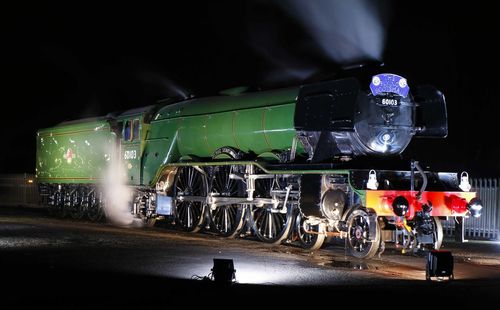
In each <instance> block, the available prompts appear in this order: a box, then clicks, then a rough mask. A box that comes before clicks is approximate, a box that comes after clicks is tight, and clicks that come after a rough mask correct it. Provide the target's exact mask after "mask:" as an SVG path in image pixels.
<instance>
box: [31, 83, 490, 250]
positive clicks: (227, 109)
mask: <svg viewBox="0 0 500 310" xmlns="http://www.w3.org/2000/svg"><path fill="white" fill-rule="evenodd" d="M447 132H448V127H447V115H446V105H445V100H444V96H443V94H442V93H441V92H440V91H438V90H437V89H435V88H434V87H432V86H421V87H415V88H414V89H413V88H412V90H411V91H410V86H409V84H408V81H407V80H406V79H405V78H403V77H401V76H399V75H396V74H390V73H381V74H376V75H374V76H371V77H370V79H369V80H367V81H366V80H363V79H362V78H354V77H347V78H339V79H336V80H331V81H324V82H319V83H313V84H305V85H302V86H301V87H296V88H287V89H279V90H271V91H261V92H255V93H234V92H233V93H232V94H231V95H221V96H215V97H206V98H190V99H182V100H179V99H167V100H164V101H160V102H158V103H157V104H155V105H151V106H148V107H143V108H138V109H134V110H130V111H126V112H123V113H114V114H109V115H107V116H105V117H100V118H94V119H86V120H77V121H72V122H64V123H61V124H59V125H57V126H55V127H53V128H47V129H41V130H39V131H38V133H37V167H36V173H37V178H38V183H39V184H40V186H41V190H42V192H43V193H44V195H45V197H46V201H47V204H48V205H49V208H51V209H52V210H54V211H55V212H57V213H60V214H68V215H71V216H73V217H75V218H81V217H82V216H84V215H87V216H88V217H89V218H91V219H93V220H98V219H99V218H100V217H101V216H102V215H103V213H105V212H103V209H104V210H105V208H103V206H104V205H105V203H106V202H105V201H104V199H103V196H102V191H101V190H100V187H99V184H100V183H102V181H103V176H102V171H104V169H105V168H106V166H107V165H109V162H110V161H117V160H120V161H121V162H122V165H123V167H124V169H125V170H126V177H127V184H128V186H130V187H131V188H133V190H134V198H133V200H132V201H131V202H130V211H131V213H133V214H134V215H135V216H136V217H137V218H140V219H141V220H142V221H144V222H146V223H152V222H154V221H155V220H157V219H166V220H170V221H174V222H175V224H176V225H177V226H178V227H180V228H182V229H184V230H187V231H192V232H196V231H200V230H209V231H211V232H213V233H216V234H219V235H221V236H227V237H234V236H247V235H252V236H255V237H256V238H258V239H260V240H261V241H264V242H268V243H275V244H279V243H282V242H284V241H287V242H291V243H298V244H300V245H301V246H302V247H304V248H307V249H318V248H319V247H320V246H321V245H322V244H323V243H324V240H325V238H326V237H327V236H335V237H339V238H346V241H347V242H346V244H347V245H348V247H349V250H350V253H351V254H352V255H353V256H356V257H360V258H368V257H371V256H373V255H375V254H376V253H377V251H383V248H384V243H385V242H395V243H397V244H398V245H400V246H401V247H403V248H405V249H420V248H432V249H439V247H440V246H441V242H442V239H443V231H442V227H441V223H440V218H443V217H448V216H452V217H464V216H469V215H472V216H479V215H480V213H481V208H482V206H481V202H480V200H479V199H478V198H477V197H476V193H474V192H470V191H469V190H470V187H469V186H467V185H468V178H467V175H466V173H463V175H460V176H459V175H457V173H444V172H430V171H424V170H423V169H422V168H421V167H420V165H419V163H418V162H417V161H409V162H408V163H407V165H406V168H405V169H392V168H390V167H389V166H386V165H385V162H384V160H383V159H384V158H386V157H388V158H391V156H393V155H398V154H401V153H402V152H403V151H404V150H405V149H406V147H407V146H408V144H409V143H410V141H411V140H412V139H413V138H415V137H416V138H418V137H422V138H425V137H435V138H436V137H437V138H444V137H446V135H447ZM109 145H116V146H118V147H119V150H120V152H119V155H120V156H119V157H120V158H117V157H116V156H113V154H112V153H111V152H110V151H109V148H108V146H109Z"/></svg>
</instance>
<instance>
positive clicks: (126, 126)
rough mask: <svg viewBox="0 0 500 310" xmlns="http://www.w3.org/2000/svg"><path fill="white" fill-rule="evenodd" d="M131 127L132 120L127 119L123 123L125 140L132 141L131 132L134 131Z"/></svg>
mask: <svg viewBox="0 0 500 310" xmlns="http://www.w3.org/2000/svg"><path fill="white" fill-rule="evenodd" d="M131 127H132V122H131V121H125V123H124V124H123V140H125V141H130V138H131V133H132V131H131V129H132V128H131Z"/></svg>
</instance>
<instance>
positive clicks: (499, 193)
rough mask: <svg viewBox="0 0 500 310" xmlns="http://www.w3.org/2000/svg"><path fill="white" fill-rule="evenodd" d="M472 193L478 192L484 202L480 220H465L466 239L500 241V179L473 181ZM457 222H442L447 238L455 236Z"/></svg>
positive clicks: (453, 220)
mask: <svg viewBox="0 0 500 310" xmlns="http://www.w3.org/2000/svg"><path fill="white" fill-rule="evenodd" d="M471 185H472V189H471V191H476V192H477V193H478V196H479V198H480V199H481V201H482V202H483V211H482V215H481V217H480V218H472V217H468V218H465V219H464V225H463V234H464V237H465V239H476V240H500V206H499V203H500V179H491V178H490V179H485V178H481V179H472V182H471ZM455 223H456V220H455V219H454V218H450V219H449V220H446V221H442V224H443V229H444V234H445V236H455V233H456V232H455V230H456V226H455Z"/></svg>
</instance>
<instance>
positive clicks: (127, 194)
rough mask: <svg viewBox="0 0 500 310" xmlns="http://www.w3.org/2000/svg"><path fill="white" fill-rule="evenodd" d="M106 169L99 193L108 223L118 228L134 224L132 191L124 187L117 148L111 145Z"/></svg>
mask: <svg viewBox="0 0 500 310" xmlns="http://www.w3.org/2000/svg"><path fill="white" fill-rule="evenodd" d="M108 154H109V157H108V158H109V161H108V167H107V168H106V170H105V171H104V176H103V179H104V181H103V183H102V185H101V191H102V193H103V196H104V211H105V214H106V218H107V220H108V221H110V222H111V223H113V224H115V225H119V226H128V225H131V224H134V216H133V215H132V213H131V210H130V205H131V200H132V190H131V189H130V188H129V187H128V186H127V185H126V170H125V167H124V166H123V163H122V161H121V160H120V159H121V156H119V150H118V147H117V146H115V145H114V144H113V143H112V144H111V145H110V146H109V150H108Z"/></svg>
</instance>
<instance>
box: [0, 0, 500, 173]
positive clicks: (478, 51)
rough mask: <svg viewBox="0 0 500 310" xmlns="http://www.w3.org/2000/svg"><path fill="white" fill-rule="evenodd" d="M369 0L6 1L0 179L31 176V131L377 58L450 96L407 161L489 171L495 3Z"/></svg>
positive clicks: (495, 145) (310, 76)
mask: <svg viewBox="0 0 500 310" xmlns="http://www.w3.org/2000/svg"><path fill="white" fill-rule="evenodd" d="M214 2H215V1H214ZM337 2H339V3H341V2H345V3H354V4H349V5H350V6H352V7H351V8H347V9H348V10H347V11H346V4H345V3H344V4H340V7H336V6H335V5H336V4H338V3H337ZM372 2H373V1H362V0H360V1H333V2H331V1H300V0H294V1H293V0H292V1H289V2H287V1H217V2H215V3H212V1H181V3H180V4H173V3H171V1H169V2H168V3H166V4H164V5H162V6H161V7H136V6H129V7H125V6H123V5H122V4H120V5H116V6H114V7H100V6H95V7H80V6H72V7H69V6H68V7H61V6H57V7H47V6H42V7H32V6H30V7H27V6H28V5H26V7H11V8H3V9H2V12H1V13H0V24H1V27H0V29H1V30H0V34H1V42H2V43H1V49H0V55H1V57H0V62H1V65H0V68H1V74H2V75H3V79H2V83H1V87H0V90H1V92H0V96H1V102H2V111H3V113H2V116H3V119H2V121H1V122H0V123H1V129H2V133H3V134H2V138H3V139H2V147H1V151H0V173H18V172H19V173H20V172H33V171H34V166H35V133H36V130H37V128H43V127H49V126H53V125H55V124H57V123H59V122H61V121H64V120H70V119H78V118H81V117H89V116H97V115H104V114H107V113H108V112H111V111H116V110H126V109H128V108H134V107H139V106H144V105H150V104H153V103H154V102H155V101H156V100H158V99H162V98H165V97H168V96H175V95H179V94H192V95H195V96H200V97H201V96H205V95H214V94H217V93H218V92H219V91H220V90H223V89H227V88H232V87H236V86H242V85H246V86H249V87H250V88H251V89H272V88H276V87H282V86H289V85H299V84H301V83H305V82H308V81H314V80H318V79H320V78H321V77H325V76H329V75H330V76H331V75H334V74H335V73H336V72H338V71H339V70H340V68H342V67H343V66H347V65H352V64H359V63H363V62H371V61H374V60H378V61H383V63H384V64H385V68H384V67H383V68H381V71H382V72H386V71H389V72H393V73H397V74H400V75H402V76H404V77H406V78H407V79H408V81H409V85H410V87H412V85H417V84H420V83H428V84H432V85H434V86H436V87H437V88H438V89H440V90H441V91H442V92H443V93H444V94H445V96H446V99H447V104H448V117H449V136H448V138H446V139H444V140H443V139H439V140H432V141H428V140H426V141H424V140H418V141H415V140H414V141H413V142H412V143H411V145H410V147H409V149H408V150H407V151H405V153H404V156H405V158H410V157H413V158H416V159H418V160H420V161H421V162H422V163H424V166H429V167H430V168H431V169H443V170H451V171H462V170H467V171H469V172H470V173H471V174H472V175H473V176H499V175H500V139H499V138H498V133H500V130H499V126H500V121H499V117H498V111H499V109H498V108H497V106H498V105H499V104H500V102H499V100H498V96H499V95H498V89H499V82H500V79H499V78H498V71H499V64H498V63H499V56H500V53H499V52H498V49H497V48H495V47H493V45H494V44H498V42H496V41H498V38H499V35H498V29H499V27H498V23H499V21H500V13H499V12H500V10H498V9H497V8H495V7H494V6H493V5H491V7H488V5H485V4H483V5H482V6H476V3H473V4H470V3H469V4H467V5H464V4H453V8H451V7H450V5H446V4H438V6H436V5H437V4H436V2H438V1H414V2H413V3H412V4H407V3H401V2H403V1H384V2H380V3H377V4H374V3H372ZM304 3H312V4H308V5H306V7H304V8H301V5H302V4H304ZM332 3H333V4H332ZM336 9H338V10H339V11H340V12H341V13H342V12H349V14H344V13H342V14H338V12H337V13H336V12H334V11H335V10H336ZM339 16H343V17H344V18H340V19H339ZM365 21H366V22H365Z"/></svg>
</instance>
